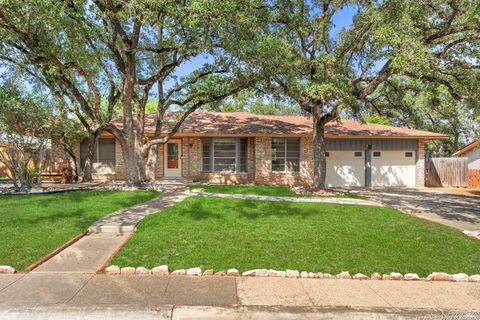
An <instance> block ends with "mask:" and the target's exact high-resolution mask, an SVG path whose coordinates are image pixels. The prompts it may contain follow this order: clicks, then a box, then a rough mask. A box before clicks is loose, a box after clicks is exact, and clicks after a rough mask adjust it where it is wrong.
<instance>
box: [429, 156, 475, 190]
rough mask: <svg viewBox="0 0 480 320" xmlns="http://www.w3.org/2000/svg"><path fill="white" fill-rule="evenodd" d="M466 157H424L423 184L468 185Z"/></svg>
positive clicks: (440, 185) (437, 185)
mask: <svg viewBox="0 0 480 320" xmlns="http://www.w3.org/2000/svg"><path fill="white" fill-rule="evenodd" d="M467 160H468V159H467V158H427V159H425V186H427V187H468V180H469V179H468V162H467Z"/></svg>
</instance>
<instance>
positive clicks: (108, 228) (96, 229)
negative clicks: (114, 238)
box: [88, 224, 135, 235]
mask: <svg viewBox="0 0 480 320" xmlns="http://www.w3.org/2000/svg"><path fill="white" fill-rule="evenodd" d="M134 231H135V226H134V225H127V226H119V225H115V224H111V225H99V226H95V225H94V226H91V227H90V228H88V232H89V233H109V234H117V235H128V234H131V233H133V232H134Z"/></svg>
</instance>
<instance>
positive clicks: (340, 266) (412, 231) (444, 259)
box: [112, 198, 480, 276]
mask: <svg viewBox="0 0 480 320" xmlns="http://www.w3.org/2000/svg"><path fill="white" fill-rule="evenodd" d="M479 252H480V241H478V240H474V239H470V238H468V237H466V236H464V235H463V234H462V233H461V231H459V230H456V229H452V228H449V227H446V226H443V225H440V224H436V223H433V222H430V221H426V220H422V219H419V218H415V217H412V216H409V215H406V214H403V213H400V212H398V211H396V210H394V209H390V208H382V207H370V206H354V205H338V204H326V203H288V202H283V203H279V202H267V201H246V200H236V199H219V198H188V199H187V200H185V201H184V202H182V203H180V204H177V205H176V206H174V207H171V208H169V209H167V210H165V211H163V212H161V213H158V214H154V215H151V216H149V217H146V218H145V219H144V220H143V221H142V222H141V223H140V225H139V226H138V230H137V232H136V234H135V235H134V236H133V238H132V239H131V240H130V241H129V242H128V243H127V245H126V246H125V247H124V248H123V249H122V250H121V252H120V253H119V254H118V255H117V256H116V257H115V259H114V261H113V262H112V264H118V265H120V266H145V267H149V268H151V267H154V266H157V265H163V264H167V265H169V266H170V268H172V269H180V268H190V267H196V266H199V267H201V268H203V269H210V268H212V269H214V270H225V269H227V268H237V269H239V270H240V271H245V270H249V269H255V268H267V269H270V268H271V269H276V270H285V269H296V270H300V271H302V270H305V271H312V272H313V271H317V272H328V273H332V274H336V273H339V272H341V271H350V272H351V273H356V272H362V273H365V274H371V273H373V272H381V273H387V272H401V273H407V272H415V273H418V274H419V275H421V276H426V275H428V274H429V273H430V272H433V271H444V272H449V273H457V272H465V273H467V274H478V273H480V254H479Z"/></svg>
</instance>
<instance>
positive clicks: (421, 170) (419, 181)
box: [415, 139, 425, 187]
mask: <svg viewBox="0 0 480 320" xmlns="http://www.w3.org/2000/svg"><path fill="white" fill-rule="evenodd" d="M415 186H416V187H424V186H425V139H418V150H417V163H416V166H415Z"/></svg>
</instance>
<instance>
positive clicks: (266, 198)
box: [192, 192, 383, 207]
mask: <svg viewBox="0 0 480 320" xmlns="http://www.w3.org/2000/svg"><path fill="white" fill-rule="evenodd" d="M192 195H193V196H194V197H205V198H212V197H213V198H232V199H242V200H260V201H275V202H282V201H283V202H318V203H336V204H354V205H359V206H379V207H383V204H381V203H380V202H375V201H371V200H362V199H352V198H335V197H277V196H260V195H253V194H230V193H209V192H199V193H193V194H192Z"/></svg>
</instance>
